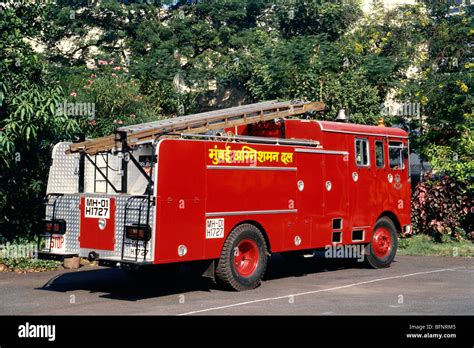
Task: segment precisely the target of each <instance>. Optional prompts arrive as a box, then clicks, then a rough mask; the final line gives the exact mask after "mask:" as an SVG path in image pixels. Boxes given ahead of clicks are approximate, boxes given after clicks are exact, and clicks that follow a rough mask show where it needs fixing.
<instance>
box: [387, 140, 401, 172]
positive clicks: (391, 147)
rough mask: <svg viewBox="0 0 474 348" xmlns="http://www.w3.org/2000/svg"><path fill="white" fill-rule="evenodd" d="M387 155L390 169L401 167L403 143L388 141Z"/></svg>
mask: <svg viewBox="0 0 474 348" xmlns="http://www.w3.org/2000/svg"><path fill="white" fill-rule="evenodd" d="M388 155H389V160H390V168H391V169H403V168H404V166H403V143H401V142H398V141H390V142H389V143H388Z"/></svg>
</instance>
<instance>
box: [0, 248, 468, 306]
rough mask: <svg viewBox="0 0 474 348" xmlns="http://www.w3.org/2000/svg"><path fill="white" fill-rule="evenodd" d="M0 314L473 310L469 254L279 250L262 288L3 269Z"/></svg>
mask: <svg viewBox="0 0 474 348" xmlns="http://www.w3.org/2000/svg"><path fill="white" fill-rule="evenodd" d="M0 294H1V296H0V315H12V314H13V315H22V314H23V315H61V314H65V315H75V314H81V315H99V314H112V315H118V314H134V315H141V314H143V315H155V314H158V315H160V314H165V315H183V314H184V315H253V314H257V315H351V314H352V315H365V314H369V315H370V314H378V315H405V314H407V315H466V314H467V315H472V314H474V259H473V258H461V257H449V258H448V257H415V256H397V257H396V259H395V261H394V262H393V263H392V265H391V267H390V268H387V269H380V270H373V269H368V268H364V266H362V265H361V264H360V263H357V262H355V261H352V262H351V261H345V260H332V261H328V260H321V259H306V260H304V261H303V262H302V263H301V264H299V265H294V264H289V263H286V262H285V261H284V260H283V259H282V258H281V257H280V256H279V255H275V256H273V257H272V259H271V260H270V262H269V266H268V268H267V273H266V276H265V278H264V281H263V282H262V285H261V286H260V287H259V288H257V289H255V290H251V291H245V292H239V293H237V292H228V291H222V290H219V289H218V288H217V287H216V286H215V285H214V284H213V283H212V282H211V281H209V280H208V279H206V278H202V277H199V276H198V275H197V274H196V273H195V272H191V271H189V270H187V269H186V268H182V269H180V270H179V272H177V273H173V275H163V274H160V273H158V274H157V273H154V272H153V273H150V274H147V275H145V276H139V277H136V276H132V275H129V274H127V273H126V272H124V271H122V270H120V269H111V268H102V267H92V266H86V267H82V268H81V269H79V270H72V271H54V272H44V273H30V274H16V273H0Z"/></svg>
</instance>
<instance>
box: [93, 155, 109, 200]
mask: <svg viewBox="0 0 474 348" xmlns="http://www.w3.org/2000/svg"><path fill="white" fill-rule="evenodd" d="M102 160H103V161H104V162H105V165H104V166H98V165H97V154H96V155H95V156H94V163H95V167H94V192H97V183H105V193H108V192H109V185H108V183H107V180H105V179H104V177H103V176H102V175H99V179H98V178H97V170H101V171H102V173H105V176H106V177H108V175H109V154H108V153H105V158H104V155H102ZM104 170H105V171H104Z"/></svg>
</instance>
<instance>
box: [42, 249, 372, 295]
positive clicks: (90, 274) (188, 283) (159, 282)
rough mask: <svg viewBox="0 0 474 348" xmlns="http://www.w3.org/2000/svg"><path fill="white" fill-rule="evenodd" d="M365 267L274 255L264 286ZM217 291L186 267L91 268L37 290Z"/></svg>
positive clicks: (351, 262) (122, 292) (116, 292)
mask: <svg viewBox="0 0 474 348" xmlns="http://www.w3.org/2000/svg"><path fill="white" fill-rule="evenodd" d="M363 267H365V265H364V264H363V263H361V262H357V261H355V260H341V259H324V258H320V257H314V258H309V259H301V260H297V261H292V262H288V261H285V260H284V259H283V258H282V257H281V256H280V255H278V254H275V255H273V256H272V257H271V259H270V260H269V263H268V266H267V272H266V274H265V276H264V282H269V281H272V280H275V279H280V278H288V277H302V276H305V275H307V274H315V273H319V272H328V271H337V270H339V269H347V268H363ZM217 289H218V287H217V286H216V285H215V284H214V283H213V282H212V281H211V280H210V279H208V278H204V277H201V274H200V273H199V272H196V270H193V269H190V268H189V267H187V266H186V265H180V266H178V267H173V268H165V269H163V268H160V267H157V268H155V269H152V270H148V271H146V272H143V273H139V274H134V273H129V272H126V271H124V270H121V269H117V268H98V269H90V268H88V269H85V270H79V271H76V272H68V273H62V274H59V275H57V276H56V277H53V278H51V279H50V280H49V281H48V282H47V283H46V284H44V285H43V286H42V287H41V288H38V290H44V291H57V292H69V291H71V292H72V291H77V290H85V291H90V292H91V293H103V295H101V297H104V298H111V299H119V300H124V301H138V300H143V299H147V298H153V297H160V296H167V295H174V294H183V293H187V292H193V291H205V292H209V291H211V290H217Z"/></svg>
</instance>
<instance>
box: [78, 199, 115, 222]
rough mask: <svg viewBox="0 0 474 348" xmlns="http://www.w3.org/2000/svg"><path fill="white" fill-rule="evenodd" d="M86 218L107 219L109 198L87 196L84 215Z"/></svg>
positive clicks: (108, 215) (108, 216)
mask: <svg viewBox="0 0 474 348" xmlns="http://www.w3.org/2000/svg"><path fill="white" fill-rule="evenodd" d="M84 216H85V217H86V218H96V219H101V218H102V219H109V218H110V198H87V197H86V207H85V215H84Z"/></svg>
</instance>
